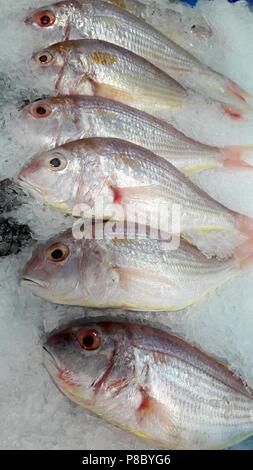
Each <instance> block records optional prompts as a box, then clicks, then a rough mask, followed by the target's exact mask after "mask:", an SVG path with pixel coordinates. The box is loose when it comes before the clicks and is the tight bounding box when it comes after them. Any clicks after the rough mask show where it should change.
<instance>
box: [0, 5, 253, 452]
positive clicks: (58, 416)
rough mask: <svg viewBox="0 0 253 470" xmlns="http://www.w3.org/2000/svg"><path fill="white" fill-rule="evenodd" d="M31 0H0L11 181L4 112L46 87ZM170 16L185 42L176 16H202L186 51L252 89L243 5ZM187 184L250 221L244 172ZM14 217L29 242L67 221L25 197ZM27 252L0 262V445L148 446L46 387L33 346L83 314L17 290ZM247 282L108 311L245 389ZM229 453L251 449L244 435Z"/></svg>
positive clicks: (18, 156) (9, 169) (250, 359)
mask: <svg viewBox="0 0 253 470" xmlns="http://www.w3.org/2000/svg"><path fill="white" fill-rule="evenodd" d="M162 2H163V4H164V5H166V6H168V5H169V4H170V2H168V1H167V2H166V0H162ZM48 3H50V2H48ZM41 4H42V2H41V0H18V1H13V0H12V1H11V2H10V1H9V0H0V7H1V8H0V11H1V17H2V18H3V20H2V22H1V32H0V43H1V45H2V47H1V54H0V87H1V88H0V100H1V102H3V103H4V104H5V106H4V108H3V113H2V117H1V122H0V129H1V130H3V132H2V136H1V167H0V174H1V178H3V177H6V176H15V175H16V174H17V172H18V170H19V168H20V166H22V165H23V163H24V161H25V159H26V158H28V156H30V155H28V154H29V151H27V150H26V149H27V146H26V143H25V142H23V141H22V139H21V138H20V142H19V145H18V146H17V143H14V141H12V140H10V139H9V136H8V132H7V129H8V126H9V121H10V118H9V112H10V110H11V111H12V113H13V112H14V114H15V109H16V106H17V105H20V104H21V102H22V100H23V99H31V98H36V97H40V96H41V94H42V93H44V92H45V91H46V89H47V83H43V81H42V80H40V79H39V78H36V76H34V74H33V72H32V71H31V65H30V56H31V54H32V52H33V50H34V49H36V48H37V47H41V44H39V40H38V44H36V41H37V40H36V35H34V34H32V35H31V34H30V33H29V32H28V30H27V29H26V28H25V27H24V26H23V25H22V22H21V18H22V16H24V14H25V13H26V11H27V8H28V7H31V8H34V7H37V6H39V5H41ZM170 7H171V8H175V7H176V4H175V3H171V4H170ZM180 11H182V12H183V14H182V15H183V16H182V22H181V26H182V25H183V27H184V25H185V27H184V28H183V29H184V30H185V31H186V33H185V34H184V36H183V39H182V38H181V42H182V41H183V40H184V41H186V40H187V43H189V42H190V40H189V34H188V32H187V31H188V29H187V27H188V28H189V20H187V18H188V14H186V13H187V12H190V13H191V17H192V18H193V20H195V19H196V18H199V16H198V15H199V14H200V15H203V14H204V15H205V16H207V17H208V25H209V26H210V28H211V29H212V30H213V31H214V33H213V37H212V44H211V45H210V43H208V42H206V41H204V43H203V42H201V41H197V43H195V45H194V50H195V53H196V55H198V56H199V57H202V58H203V57H204V58H205V61H206V62H207V63H208V64H210V65H212V66H216V68H217V70H220V71H223V72H226V73H227V74H228V75H230V76H231V78H233V79H235V80H237V81H238V82H239V84H241V85H242V86H244V87H246V88H247V89H248V90H249V91H251V92H253V85H252V84H251V82H252V80H253V60H252V59H253V56H252V48H253V37H252V36H253V28H252V20H253V13H251V12H250V11H249V10H248V9H246V8H245V6H243V5H242V6H235V5H229V4H227V2H226V1H225V0H214V1H213V2H206V1H205V0H202V1H200V4H199V7H198V10H189V9H188V8H187V7H181V6H180ZM196 12H197V13H196ZM194 15H195V16H196V15H197V16H196V18H195V16H194ZM201 17H202V16H201ZM187 25H188V26H187ZM250 25H251V30H250V27H249V26H250ZM195 179H196V182H198V184H201V185H202V186H203V187H204V188H205V189H208V191H209V192H210V193H211V194H212V195H213V196H214V197H216V198H217V199H219V200H220V201H222V202H223V203H225V204H227V205H228V206H229V207H231V208H234V209H236V210H240V211H241V212H243V213H245V214H248V215H251V216H253V189H252V183H253V171H252V172H250V171H247V172H246V171H244V172H232V171H231V172H228V171H227V170H226V171H225V170H224V171H222V170H219V171H218V170H217V171H209V172H203V173H202V174H200V175H198V176H195ZM16 216H17V218H18V220H19V221H22V222H23V221H26V222H28V223H29V225H30V226H31V228H32V229H33V231H34V233H35V235H36V238H38V239H39V240H45V239H47V238H48V237H49V236H51V235H52V234H53V233H57V231H59V230H61V229H62V228H63V227H64V226H65V225H68V224H71V219H69V218H63V217H62V216H61V215H60V214H58V213H57V212H55V211H53V210H49V209H45V208H43V207H42V206H41V205H39V204H36V203H34V202H32V201H29V203H28V204H26V205H24V206H23V207H22V208H21V209H20V210H19V211H18V213H17V214H16ZM31 250H32V248H31V247H29V248H27V249H25V250H23V252H22V253H20V254H19V255H18V256H11V257H8V258H6V259H1V261H0V298H1V302H0V371H1V372H0V416H1V426H0V448H1V449H6V448H15V449H20V448H25V449H51V448H57V449H69V448H71V449H99V448H103V449H135V448H139V449H140V448H143V449H151V448H152V446H151V445H150V444H148V443H145V442H144V441H142V440H139V439H137V438H135V437H133V436H131V435H128V434H127V433H124V432H123V431H120V430H118V429H116V428H113V427H112V426H110V425H107V424H106V423H104V422H103V421H102V420H100V419H98V418H96V417H95V416H93V415H91V414H89V413H88V412H86V411H85V410H83V409H82V408H80V407H78V406H77V405H74V404H73V403H71V402H70V401H69V400H68V399H67V398H65V397H64V396H63V395H61V394H60V392H59V391H58V390H57V389H56V387H55V386H54V384H53V383H52V382H51V380H50V378H49V377H48V375H47V373H46V371H45V370H44V368H43V366H42V355H41V341H42V340H43V337H44V336H45V334H48V333H49V332H50V331H51V330H53V329H54V328H56V327H58V326H59V325H61V324H63V323H64V324H66V323H67V321H68V320H72V319H74V318H78V317H80V316H81V315H83V314H84V310H82V309H79V308H73V307H72V308H67V307H64V306H56V305H52V304H50V303H48V302H46V301H43V300H41V299H39V298H36V297H34V296H33V295H32V294H30V293H29V292H27V291H25V290H24V289H21V287H20V286H19V279H20V275H21V272H22V268H23V266H24V264H25V263H26V261H27V259H28V258H29V257H30V255H31ZM252 285H253V269H251V270H248V271H247V272H245V273H244V274H243V275H241V276H239V277H237V278H236V279H234V280H233V281H231V282H230V283H227V284H226V285H225V286H224V287H222V288H220V289H218V290H217V292H216V293H215V294H214V295H212V296H210V297H209V298H208V300H207V301H205V302H202V303H201V304H199V305H198V306H195V307H192V308H189V309H188V310H186V311H185V312H183V313H180V312H177V313H170V314H167V313H166V314H159V315H153V314H149V315H148V314H145V315H143V314H141V313H130V312H129V313H126V314H123V313H122V312H121V313H120V312H114V313H113V315H115V316H117V317H118V316H122V315H123V316H124V315H125V316H127V317H128V318H130V317H131V318H132V319H137V320H138V319H139V320H140V321H145V322H148V323H151V324H154V325H156V326H158V325H162V324H164V325H165V326H166V327H170V328H171V330H172V331H173V332H175V333H179V334H181V335H182V336H183V337H185V338H186V339H187V340H188V341H190V342H192V343H195V344H197V345H199V346H200V347H202V348H203V349H204V350H205V351H207V352H208V353H209V354H213V355H215V356H216V357H219V358H221V359H222V360H225V361H227V362H228V363H229V364H230V366H231V368H232V369H233V370H235V371H236V372H237V373H239V374H241V376H242V377H243V378H244V379H245V380H247V381H248V383H249V384H250V385H251V386H253V341H252V332H253V289H252ZM96 313H97V312H96ZM93 314H94V313H93ZM100 314H101V312H100ZM237 448H251V449H253V439H251V440H250V439H249V440H248V441H247V442H245V443H243V444H240V445H239V446H237Z"/></svg>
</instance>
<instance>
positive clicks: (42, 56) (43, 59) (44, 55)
mask: <svg viewBox="0 0 253 470" xmlns="http://www.w3.org/2000/svg"><path fill="white" fill-rule="evenodd" d="M53 58H54V57H53V55H52V54H51V53H50V52H47V51H43V52H38V54H36V55H35V60H36V62H38V63H40V64H41V65H48V64H50V63H51V62H52V60H53Z"/></svg>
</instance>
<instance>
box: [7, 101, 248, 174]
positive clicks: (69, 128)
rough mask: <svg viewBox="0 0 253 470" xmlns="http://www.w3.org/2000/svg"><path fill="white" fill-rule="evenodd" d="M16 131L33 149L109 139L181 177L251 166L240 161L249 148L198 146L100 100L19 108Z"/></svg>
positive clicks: (164, 125)
mask: <svg viewBox="0 0 253 470" xmlns="http://www.w3.org/2000/svg"><path fill="white" fill-rule="evenodd" d="M18 128H20V130H21V131H22V133H24V134H25V135H26V136H27V141H29V142H30V143H31V146H32V148H34V147H35V148H36V150H47V149H50V148H54V147H56V146H58V145H62V144H65V143H67V142H71V141H74V140H79V139H83V138H87V137H114V138H119V139H124V140H127V141H130V142H133V143H134V144H137V145H140V146H142V147H145V148H147V149H148V150H151V151H152V152H154V153H156V154H157V155H159V156H160V157H163V158H165V159H166V160H168V161H170V162H171V163H172V164H173V165H174V166H175V167H176V168H178V169H179V170H180V171H182V172H183V173H185V174H189V173H191V172H196V171H202V170H205V169H209V168H217V167H223V166H225V167H233V168H234V169H235V168H241V167H245V168H246V167H247V166H248V167H249V168H252V167H250V165H249V164H247V162H246V161H245V160H246V159H247V156H248V155H249V153H250V151H252V148H251V147H249V146H241V147H227V148H217V147H211V146H208V145H204V144H201V143H199V142H196V141H194V140H192V139H189V138H188V137H186V136H185V135H184V134H182V133H181V132H179V131H177V130H176V129H175V127H173V126H172V125H170V124H168V123H166V122H165V121H161V120H158V119H156V118H155V117H152V116H151V115H149V114H147V113H144V112H142V111H139V110H137V109H134V108H131V107H129V106H127V105H123V104H121V103H117V102H116V101H112V100H108V99H105V98H100V97H91V96H65V97H62V96H60V97H51V98H47V99H42V100H36V101H35V102H34V103H32V104H29V105H27V106H25V107H24V108H23V109H22V110H21V112H20V114H19V117H18ZM15 132H17V126H15Z"/></svg>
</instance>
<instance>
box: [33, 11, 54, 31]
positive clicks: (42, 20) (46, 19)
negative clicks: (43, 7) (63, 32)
mask: <svg viewBox="0 0 253 470" xmlns="http://www.w3.org/2000/svg"><path fill="white" fill-rule="evenodd" d="M35 21H36V23H37V25H38V26H41V27H42V28H48V26H52V24H54V22H55V15H54V14H53V13H52V12H51V11H42V12H40V13H39V14H38V15H37V16H36V19H35Z"/></svg>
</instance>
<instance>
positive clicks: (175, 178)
mask: <svg viewBox="0 0 253 470" xmlns="http://www.w3.org/2000/svg"><path fill="white" fill-rule="evenodd" d="M19 181H20V183H21V185H22V186H23V187H24V188H27V189H28V190H29V192H31V193H32V194H33V195H35V197H38V198H40V199H42V200H43V201H44V202H46V203H47V204H49V205H51V206H53V207H56V208H59V209H61V210H63V211H64V212H66V213H72V214H73V215H80V213H81V212H82V213H83V214H84V215H85V216H86V217H90V213H91V211H93V212H94V214H93V215H94V216H95V218H97V219H104V218H105V217H106V218H107V217H109V218H113V219H115V220H123V219H125V218H127V220H128V221H129V222H131V223H133V222H135V221H136V219H137V220H138V223H139V224H142V225H147V224H148V225H150V227H153V228H154V229H157V228H158V227H159V230H160V231H161V232H162V233H166V234H168V233H170V234H171V233H172V231H173V224H172V223H173V220H175V219H173V211H174V210H175V211H177V210H178V209H180V214H179V217H180V227H178V229H177V230H174V232H176V233H179V231H180V232H181V234H182V236H183V237H184V238H185V239H187V240H189V241H191V242H193V243H194V244H196V245H197V246H198V247H199V248H200V249H203V244H204V250H205V249H207V250H210V252H209V251H208V254H209V255H210V254H220V252H221V251H222V246H223V244H224V240H223V237H224V236H225V239H227V238H231V243H232V242H233V243H232V244H233V246H236V245H238V244H240V243H241V241H242V237H243V238H244V237H245V236H247V237H250V236H252V233H253V223H252V219H250V218H249V217H246V216H243V215H240V214H237V213H235V212H233V211H231V210H229V209H227V208H226V207H224V206H223V205H221V204H220V203H218V202H217V201H215V200H214V199H212V198H211V197H210V196H208V195H207V194H206V193H205V192H204V191H202V190H200V189H199V188H198V187H197V186H196V185H194V184H193V183H192V182H191V181H189V179H187V178H186V177H185V176H184V175H183V174H182V173H180V172H179V171H178V170H177V169H176V168H175V167H174V166H173V165H171V164H170V163H169V162H168V161H166V160H164V159H163V158H161V157H158V156H157V155H155V154H153V153H152V152H150V151H148V150H146V149H143V148H142V147H139V146H136V145H134V144H132V143H130V142H125V141H122V140H120V139H109V138H108V139H105V138H99V137H97V138H90V139H84V140H80V141H76V142H71V143H68V144H65V145H63V146H61V147H58V148H56V149H53V150H50V151H47V152H42V153H41V154H39V155H38V156H36V157H35V159H34V160H33V161H32V162H31V163H30V164H29V165H28V166H27V167H25V168H24V169H23V170H22V171H21V173H20V175H19ZM79 207H80V208H81V209H80V210H79ZM209 238H210V240H212V243H213V246H210V247H209V246H208V248H207V247H206V245H207V242H208V240H209Z"/></svg>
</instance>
